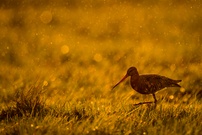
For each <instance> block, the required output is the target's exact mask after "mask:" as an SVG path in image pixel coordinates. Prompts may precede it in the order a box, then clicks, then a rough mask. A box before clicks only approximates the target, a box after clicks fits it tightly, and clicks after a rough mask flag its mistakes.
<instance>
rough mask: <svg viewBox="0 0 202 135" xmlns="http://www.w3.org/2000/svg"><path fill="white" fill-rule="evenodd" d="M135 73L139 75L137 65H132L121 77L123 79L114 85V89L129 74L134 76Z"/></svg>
mask: <svg viewBox="0 0 202 135" xmlns="http://www.w3.org/2000/svg"><path fill="white" fill-rule="evenodd" d="M133 75H136V76H139V74H138V71H137V68H136V67H130V68H129V69H128V70H127V73H126V75H125V76H124V77H123V78H122V79H121V81H119V82H118V83H117V84H116V85H114V87H113V88H112V89H114V88H115V87H116V86H117V85H119V84H120V83H121V82H123V81H124V80H125V79H126V78H127V77H128V76H133Z"/></svg>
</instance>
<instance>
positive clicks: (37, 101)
mask: <svg viewBox="0 0 202 135" xmlns="http://www.w3.org/2000/svg"><path fill="white" fill-rule="evenodd" d="M43 92H44V90H43V88H42V87H41V86H40V85H38V86H31V87H30V88H29V89H28V90H26V89H24V90H18V91H17V92H16V94H15V97H14V99H13V100H12V103H13V106H8V107H7V108H6V109H3V110H2V111H1V112H0V120H1V121H2V120H11V119H12V118H14V117H22V116H27V117H29V116H44V115H46V114H47V113H48V110H49V108H48V107H47V106H46V105H45V99H44V98H43V97H42V94H43Z"/></svg>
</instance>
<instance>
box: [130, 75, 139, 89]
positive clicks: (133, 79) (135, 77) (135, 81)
mask: <svg viewBox="0 0 202 135" xmlns="http://www.w3.org/2000/svg"><path fill="white" fill-rule="evenodd" d="M139 77H140V76H139V75H132V76H131V78H130V84H131V86H132V88H133V89H136V87H137V84H138V80H139Z"/></svg>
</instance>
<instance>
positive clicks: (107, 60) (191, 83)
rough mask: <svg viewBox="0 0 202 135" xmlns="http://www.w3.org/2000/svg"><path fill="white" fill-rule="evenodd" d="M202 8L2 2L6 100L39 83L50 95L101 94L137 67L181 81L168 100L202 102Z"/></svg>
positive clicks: (115, 1) (1, 79)
mask: <svg viewBox="0 0 202 135" xmlns="http://www.w3.org/2000/svg"><path fill="white" fill-rule="evenodd" d="M201 9H202V6H201V2H200V0H185V1H184V0H177V1H176V0H156V1H150V0H58V1H55V0H49V1H48V0H41V1H36V0H30V1H25V0H1V1H0V35H1V36H0V91H1V92H2V93H3V94H2V95H1V97H2V99H8V98H9V95H12V93H13V92H14V91H15V90H17V89H23V88H26V87H28V85H30V84H31V83H32V82H34V81H36V80H38V78H40V80H42V82H43V85H44V86H46V87H47V88H48V89H49V90H50V95H51V94H53V95H54V94H55V93H57V94H59V95H63V94H64V93H71V94H72V96H74V93H75V92H78V93H79V92H82V94H81V93H79V94H75V95H77V97H78V98H79V97H82V98H83V97H85V94H84V93H83V92H85V91H88V93H87V94H86V97H87V96H89V93H92V95H94V96H96V95H97V96H100V95H102V94H103V93H105V92H106V93H107V92H108V91H110V88H111V86H112V85H113V84H115V83H117V81H119V80H120V79H121V78H122V77H123V75H125V73H126V71H127V69H128V68H129V67H130V66H136V67H137V69H138V70H139V72H140V74H143V73H144V74H145V73H156V74H161V75H165V76H168V77H170V78H173V79H182V80H183V82H182V83H181V85H182V86H183V88H182V89H180V90H175V91H171V92H172V97H171V99H173V97H179V96H180V95H185V94H186V95H188V96H186V98H184V99H183V100H184V101H187V100H189V98H190V97H192V96H197V97H198V99H201V97H202V94H201V93H202V92H201V91H202V80H201V75H202V69H201V67H202V56H201V54H202V10H201ZM126 82H127V81H126ZM125 84H126V85H122V86H120V87H119V88H120V89H121V88H123V90H122V91H131V90H132V89H131V88H130V87H129V86H128V85H129V84H128V83H125ZM126 89H127V90H126ZM120 91H121V90H120ZM179 93H180V94H179ZM71 94H70V95H71ZM175 95H176V96H175Z"/></svg>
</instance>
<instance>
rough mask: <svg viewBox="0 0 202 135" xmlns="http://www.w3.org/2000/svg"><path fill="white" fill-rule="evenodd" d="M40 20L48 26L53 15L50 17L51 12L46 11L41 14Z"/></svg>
mask: <svg viewBox="0 0 202 135" xmlns="http://www.w3.org/2000/svg"><path fill="white" fill-rule="evenodd" d="M40 19H41V21H42V22H43V23H45V24H48V23H50V22H51V21H52V19H53V15H52V13H51V11H48V10H47V11H44V12H43V13H42V14H41V16H40Z"/></svg>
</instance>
